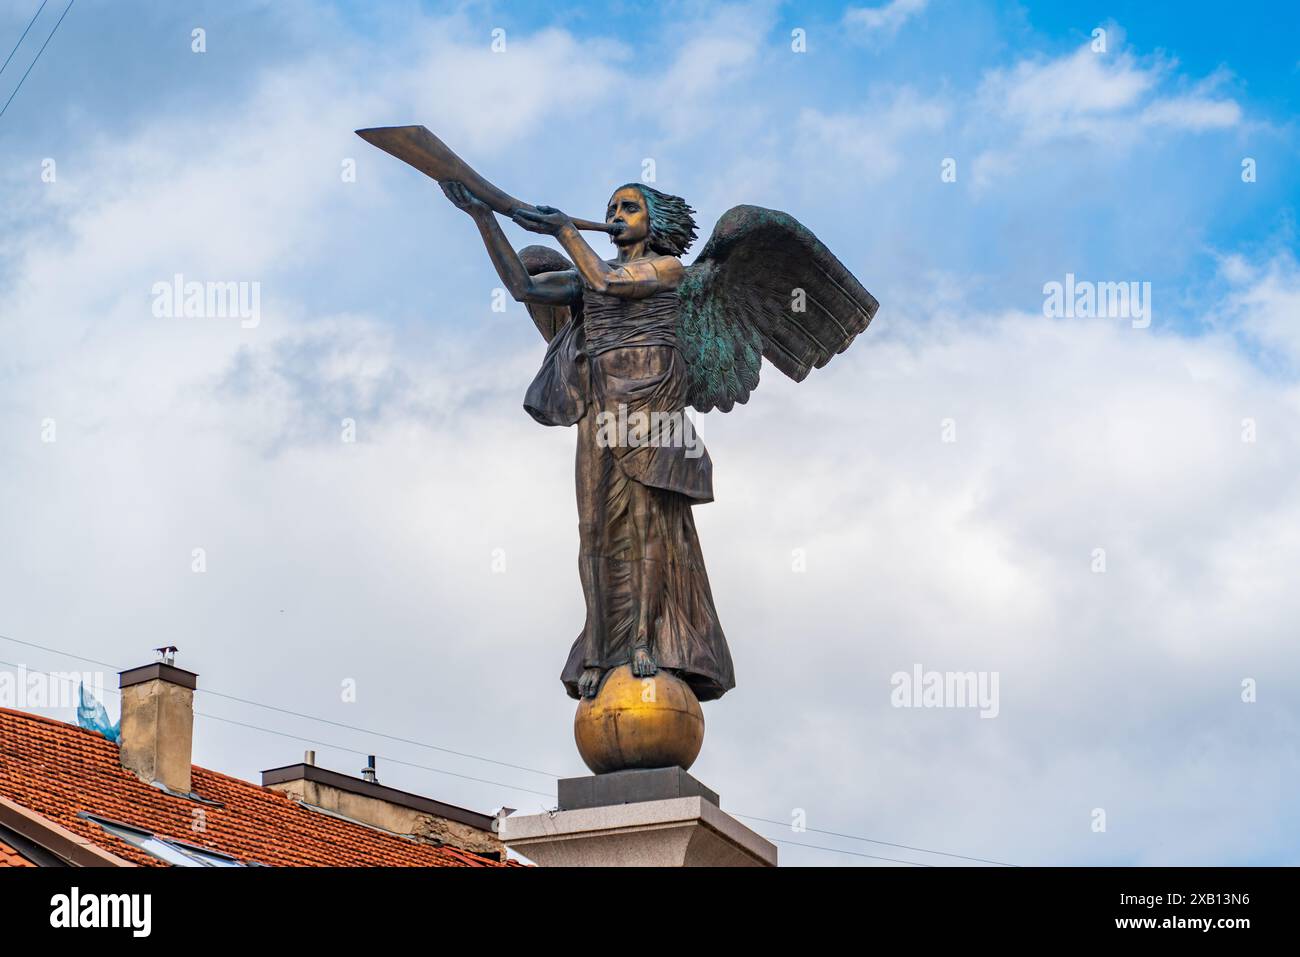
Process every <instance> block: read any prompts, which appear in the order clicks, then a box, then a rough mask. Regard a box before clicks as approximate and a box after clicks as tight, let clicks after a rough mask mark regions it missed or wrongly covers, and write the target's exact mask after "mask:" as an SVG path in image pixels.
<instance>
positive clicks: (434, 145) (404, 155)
mask: <svg viewBox="0 0 1300 957" xmlns="http://www.w3.org/2000/svg"><path fill="white" fill-rule="evenodd" d="M356 133H357V136H359V137H361V138H362V139H363V140H365V141H366V142H367V143H370V144H371V145H372V146H377V147H379V148H380V149H381V150H383V151H384V152H385V153H388V154H390V155H392V156H396V157H397V158H398V159H399V160H401V161H402V162H403V163H406V164H408V165H410V166H414V167H415V168H416V169H418V170H419V171H420V172H421V173H423V174H424V175H425V176H429V177H431V178H433V179H436V180H437V181H438V182H440V183H441V182H446V181H448V180H456V181H458V182H461V183H463V184H464V185H465V188H466V189H467V190H469V191H470V193H472V194H473V195H474V196H475V197H476V198H477V199H479V200H481V201H482V202H484V203H486V204H487V205H488V206H490V207H491V208H492V209H493V210H495V211H496V212H498V213H500V214H501V215H503V216H509V215H510V214H511V213H512V212H513V211H514V210H516V209H524V210H530V211H533V212H536V210H537V207H536V206H534V205H533V204H532V203H525V202H524V201H523V200H519V199H515V198H514V197H513V196H511V195H510V194H509V193H507V192H504V191H503V190H500V189H498V188H497V187H495V186H493V185H492V184H491V183H489V182H488V181H487V180H486V179H484V178H483V177H482V176H480V175H479V174H478V173H477V172H475V171H474V168H473V167H472V166H470V165H469V164H468V163H466V162H465V161H464V160H463V159H461V158H460V157H459V156H457V155H456V154H455V153H454V152H453V151H452V149H451V147H449V146H448V145H447V144H446V143H444V142H443V141H442V140H440V139H438V137H436V136H434V135H433V134H432V133H431V132H429V130H428V129H426V128H425V127H423V126H375V127H371V128H370V129H365V130H357V131H356ZM573 225H574V226H576V227H578V228H579V229H585V230H587V231H588V232H594V233H610V234H614V233H619V232H621V231H622V229H623V227H622V226H621V225H619V224H615V223H602V222H597V221H595V220H591V219H575V220H573Z"/></svg>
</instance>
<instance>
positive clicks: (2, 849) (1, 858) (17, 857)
mask: <svg viewBox="0 0 1300 957" xmlns="http://www.w3.org/2000/svg"><path fill="white" fill-rule="evenodd" d="M35 866H36V865H35V864H33V863H32V862H31V861H29V860H28V859H27V858H25V857H23V856H22V855H21V854H19V853H18V852H17V851H15V850H14V849H13V848H12V847H10V846H9V845H8V844H6V843H5V842H4V841H0V867H35Z"/></svg>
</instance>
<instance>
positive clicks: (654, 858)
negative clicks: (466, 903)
mask: <svg viewBox="0 0 1300 957" xmlns="http://www.w3.org/2000/svg"><path fill="white" fill-rule="evenodd" d="M559 797H560V808H559V810H557V811H555V812H554V813H549V814H527V815H513V814H512V815H511V816H509V817H506V818H503V819H502V821H501V824H500V837H501V840H502V841H503V842H504V843H505V845H506V846H507V847H508V848H510V849H511V850H512V851H515V852H516V853H518V854H520V855H522V856H524V857H526V858H528V859H529V860H531V861H532V862H533V863H535V864H538V865H540V866H542V867H775V866H776V845H775V844H773V843H772V842H771V841H769V840H767V839H766V838H765V837H763V836H762V835H760V834H756V833H755V832H754V831H751V830H750V829H749V828H747V827H746V826H745V825H743V824H741V823H740V822H739V821H737V820H736V819H735V818H734V817H732V816H731V815H730V814H727V813H726V812H725V811H723V810H722V808H721V807H719V805H718V796H717V795H716V794H714V793H713V792H712V791H710V790H709V789H708V788H706V787H705V786H704V785H702V784H700V782H698V781H696V780H695V779H694V778H693V777H691V776H690V775H689V774H687V773H686V772H685V771H683V770H682V769H681V768H655V769H649V770H637V771H617V772H614V773H613V774H596V775H592V776H590V777H585V778H565V779H563V780H561V781H560V790H559Z"/></svg>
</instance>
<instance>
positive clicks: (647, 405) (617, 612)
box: [524, 289, 736, 701]
mask: <svg viewBox="0 0 1300 957" xmlns="http://www.w3.org/2000/svg"><path fill="white" fill-rule="evenodd" d="M677 307H678V297H677V292H676V291H675V290H669V291H663V292H659V293H656V294H655V295H652V296H649V297H646V298H644V299H623V298H618V297H615V296H610V295H606V294H603V293H599V292H595V291H594V290H591V289H587V290H585V291H584V293H583V308H582V315H581V317H580V318H579V319H577V320H575V321H573V322H571V323H569V324H568V325H566V326H565V327H564V328H563V329H562V330H561V331H560V332H559V333H558V334H557V335H556V336H555V337H554V338H553V339H552V340H551V342H550V345H549V347H548V349H547V351H546V358H545V359H544V360H543V363H542V368H541V370H540V371H539V372H538V374H537V376H536V378H535V379H534V380H533V383H532V385H531V386H530V387H529V389H528V394H527V396H526V398H525V401H524V408H525V409H526V410H527V411H528V413H529V414H530V415H532V416H533V418H534V419H536V420H537V421H538V422H541V423H542V424H543V425H574V424H576V425H577V426H578V452H577V465H576V477H577V492H578V527H579V552H578V566H579V575H580V577H581V579H582V587H583V596H584V598H585V600H586V606H587V618H586V622H585V624H584V627H583V630H582V632H581V634H579V636H578V638H577V640H576V641H575V642H574V643H573V648H572V649H571V650H570V652H569V658H568V661H567V662H566V663H565V666H564V670H563V672H562V674H561V680H562V681H563V683H564V687H565V690H566V691H567V692H568V693H569V695H570V696H571V697H574V698H576V697H578V679H579V678H580V677H581V675H582V672H583V670H584V669H586V668H591V667H594V668H600V669H601V670H602V671H603V670H607V669H610V668H614V667H617V666H619V665H623V664H627V663H629V662H630V661H631V660H632V654H633V651H634V648H635V644H636V640H637V637H638V631H639V624H640V622H642V621H644V622H645V623H646V625H647V629H646V635H645V638H646V639H647V650H648V651H649V652H650V654H651V655H652V656H653V658H654V660H655V662H656V664H658V666H659V667H661V668H667V669H670V670H672V671H674V672H676V673H677V674H678V675H679V676H680V677H681V678H682V679H684V680H685V681H686V682H687V683H688V684H690V686H691V688H692V690H693V691H694V692H695V695H696V697H697V698H699V699H700V700H701V701H708V700H710V699H712V698H718V697H721V696H722V695H723V694H725V693H726V692H727V691H729V690H730V689H731V688H733V687H735V683H736V682H735V675H734V673H733V671H732V664H731V653H730V651H729V650H728V649H727V641H726V638H725V636H724V635H723V633H722V627H721V625H719V623H718V615H717V611H716V609H715V608H714V604H713V594H712V592H711V590H710V588H709V579H708V575H707V573H706V572H705V569H704V559H703V557H702V555H701V553H700V544H699V539H698V537H697V536H696V532H695V520H694V517H693V515H692V513H691V506H692V505H694V504H697V503H704V502H711V501H712V500H713V465H712V462H711V461H710V459H709V454H708V452H707V451H706V450H705V448H704V445H703V443H702V442H700V440H699V437H698V436H696V435H695V434H694V432H693V427H692V428H691V430H690V431H685V427H683V422H684V419H685V408H686V394H687V373H686V366H685V363H684V360H683V358H682V354H681V351H680V350H679V349H678V346H677ZM656 416H658V417H659V418H658V420H657V421H659V422H661V423H662V422H664V421H668V422H671V423H674V424H675V426H676V428H675V430H674V431H673V432H671V433H669V432H665V431H656V430H654V429H650V430H649V432H650V434H648V435H646V434H642V432H641V431H638V428H637V426H638V424H639V423H650V424H653V423H654V422H655V421H656V419H655V417H656ZM664 417H667V418H666V419H665V418H664ZM624 424H626V427H625V426H624ZM643 596H644V600H645V602H646V604H647V607H646V608H645V609H644V612H643V609H642V607H641V605H642V600H643Z"/></svg>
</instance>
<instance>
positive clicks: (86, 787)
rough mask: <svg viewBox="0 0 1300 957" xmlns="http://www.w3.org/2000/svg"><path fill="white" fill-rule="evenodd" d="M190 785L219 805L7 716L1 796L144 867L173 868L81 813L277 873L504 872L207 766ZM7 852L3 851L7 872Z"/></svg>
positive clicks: (82, 733)
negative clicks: (156, 783) (175, 791)
mask: <svg viewBox="0 0 1300 957" xmlns="http://www.w3.org/2000/svg"><path fill="white" fill-rule="evenodd" d="M192 778H193V784H192V787H193V790H194V792H195V793H196V794H198V795H199V796H200V797H202V798H205V799H206V800H208V801H214V802H217V804H218V805H219V806H216V805H208V804H203V803H200V802H197V801H192V800H189V799H187V798H182V797H176V796H174V795H171V794H167V793H166V792H164V791H161V790H159V789H158V788H156V787H153V786H151V785H148V784H145V783H144V782H142V781H141V780H140V779H139V778H137V777H136V776H135V775H134V774H133V773H131V772H130V771H127V770H126V769H125V768H123V767H122V766H121V764H119V763H118V751H117V745H116V744H113V743H112V742H110V741H108V740H106V739H105V738H103V737H102V736H100V735H98V734H96V733H94V732H93V731H87V730H86V729H84V728H79V727H77V726H76V725H71V724H67V723H65V722H62V721H55V720H53V719H51V718H42V717H40V716H38V715H33V714H27V713H26V712H22V711H14V710H11V709H9V708H0V797H6V798H8V799H9V800H11V801H13V802H14V803H16V804H20V805H22V806H23V807H25V808H27V809H28V810H30V811H35V812H36V813H38V814H41V815H44V816H45V817H47V818H49V819H51V820H52V821H54V822H55V823H56V824H60V825H62V826H63V827H65V828H67V829H68V830H70V831H72V832H73V833H75V834H78V835H80V836H81V837H84V838H86V839H87V840H89V841H91V842H92V843H94V844H96V845H98V846H99V847H101V848H103V849H104V850H106V851H108V852H109V853H111V854H115V855H117V856H118V857H120V858H123V859H125V860H128V861H132V862H133V863H136V864H143V865H146V866H155V867H165V866H167V865H166V864H165V862H163V861H161V860H159V859H158V858H155V857H153V856H152V855H150V854H147V853H145V852H144V851H141V850H139V849H138V848H136V847H134V846H133V845H131V844H128V843H126V842H125V841H123V840H121V839H119V838H117V837H115V836H114V835H112V834H109V833H108V832H107V831H105V830H104V829H103V828H102V827H100V826H99V825H98V824H96V823H95V822H94V821H90V820H87V819H86V818H84V817H80V816H79V814H80V813H82V812H84V813H88V814H93V815H95V816H97V817H102V818H105V819H107V820H109V821H113V822H116V823H120V824H129V825H132V826H133V827H137V828H140V829H141V830H144V831H148V832H150V833H152V834H155V835H157V836H159V837H163V838H168V839H170V840H177V841H182V842H184V843H187V844H191V845H196V846H198V847H208V848H212V849H213V850H215V851H217V852H219V853H222V854H227V855H230V856H231V857H235V858H238V859H239V860H240V861H243V862H246V863H252V862H255V863H259V864H266V865H269V866H281V867H364V866H381V867H499V866H502V865H501V864H499V863H498V862H496V861H493V860H490V859H488V858H484V857H479V856H477V855H475V854H471V853H469V852H467V851H461V850H457V849H455V848H451V847H439V846H436V845H433V844H421V843H417V842H415V841H413V840H409V839H406V838H403V837H400V836H397V835H394V834H390V833H388V832H386V831H380V830H376V829H374V828H371V827H367V826H366V825H364V824H359V823H356V822H353V821H349V820H345V819H342V818H338V817H333V816H331V815H328V814H324V813H321V812H319V811H314V810H312V809H310V808H308V807H305V806H303V805H301V804H299V803H298V802H297V801H294V800H293V799H292V798H289V797H287V796H285V795H283V794H280V793H278V792H276V791H272V790H270V789H269V788H264V787H261V786H259V785H256V784H250V783H249V782H248V781H241V780H240V779H238V778H232V777H228V776H227V775H224V774H218V773H217V772H216V771H209V770H207V769H206V768H200V767H198V766H194V768H193V771H192ZM5 850H6V848H5V846H4V845H0V866H4V864H5V858H6V854H5ZM8 850H9V851H10V852H12V849H11V848H10V849H8ZM13 853H15V855H16V852H13ZM19 860H21V858H19ZM20 866H21V865H20Z"/></svg>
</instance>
